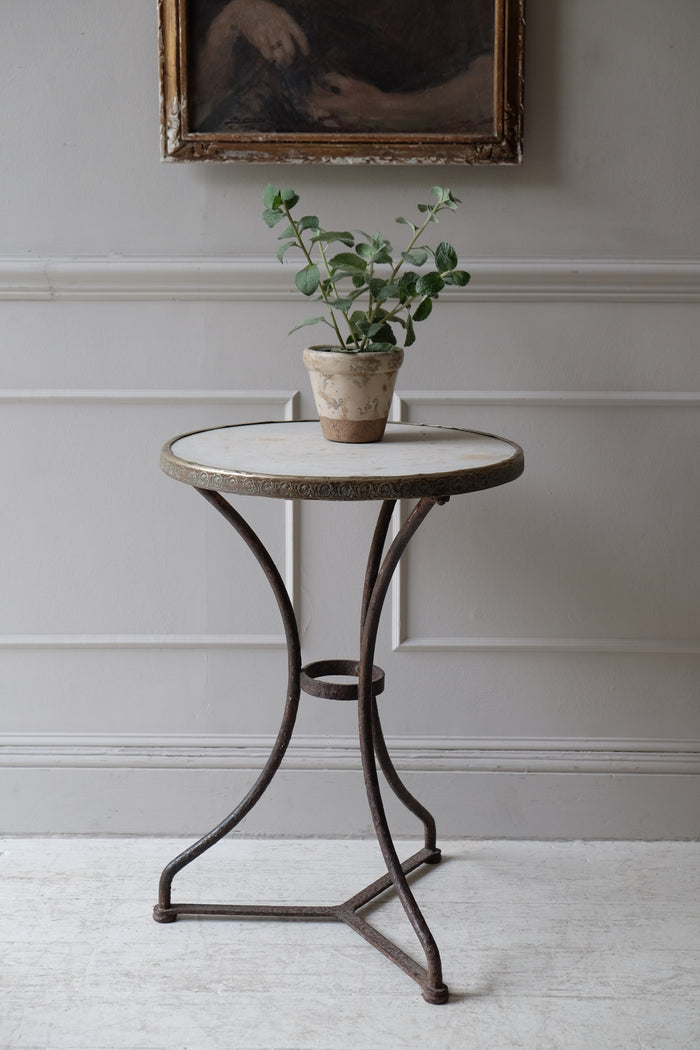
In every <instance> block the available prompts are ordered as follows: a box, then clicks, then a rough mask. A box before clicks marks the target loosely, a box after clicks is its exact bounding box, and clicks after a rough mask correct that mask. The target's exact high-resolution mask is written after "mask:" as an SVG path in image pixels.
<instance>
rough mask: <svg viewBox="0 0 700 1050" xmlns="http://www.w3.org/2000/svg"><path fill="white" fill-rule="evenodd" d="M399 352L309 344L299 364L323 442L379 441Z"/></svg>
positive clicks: (398, 365)
mask: <svg viewBox="0 0 700 1050" xmlns="http://www.w3.org/2000/svg"><path fill="white" fill-rule="evenodd" d="M402 362H403V350H400V349H396V350H388V351H382V352H380V353H365V354H347V353H343V352H342V351H340V350H334V349H333V347H321V346H309V347H307V348H306V350H304V364H305V365H306V368H307V370H308V373H309V378H310V379H311V389H312V390H313V394H314V399H315V401H316V410H317V412H318V416H319V420H320V423H321V430H322V432H323V436H324V437H325V438H327V440H328V441H345V442H369V441H380V440H381V438H382V436H383V434H384V429H385V427H386V421H387V418H388V416H389V410H390V408H391V399H392V397H393V395H394V386H395V385H396V375H397V373H398V370H399V368H400V367H401V364H402Z"/></svg>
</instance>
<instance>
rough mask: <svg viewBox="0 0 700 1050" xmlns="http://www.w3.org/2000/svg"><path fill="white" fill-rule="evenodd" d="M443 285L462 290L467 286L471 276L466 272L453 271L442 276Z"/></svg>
mask: <svg viewBox="0 0 700 1050" xmlns="http://www.w3.org/2000/svg"><path fill="white" fill-rule="evenodd" d="M443 279H444V281H445V284H456V285H459V287H460V288H464V286H465V285H467V284H469V282H470V280H471V274H469V273H467V271H466V270H453V271H452V273H446V274H443Z"/></svg>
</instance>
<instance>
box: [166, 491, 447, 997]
mask: <svg viewBox="0 0 700 1050" xmlns="http://www.w3.org/2000/svg"><path fill="white" fill-rule="evenodd" d="M197 491H198V492H200V493H201V495H202V496H204V498H205V499H206V500H208V501H209V503H211V504H212V505H213V506H214V507H216V509H217V510H218V511H219V512H220V513H221V514H222V515H223V516H224V517H225V518H226V520H227V521H228V522H229V523H230V524H231V525H232V526H233V528H234V529H236V531H237V532H238V533H239V535H240V536H241V537H242V538H243V540H244V541H245V542H246V543H247V545H248V547H249V548H250V549H251V551H252V552H253V554H254V555H255V557H256V558H257V560H258V562H259V564H260V566H261V567H262V569H263V572H264V573H265V575H266V577H267V579H268V581H269V583H270V586H271V587H272V590H273V592H274V595H275V599H276V601H277V605H278V608H279V610H280V613H281V616H282V622H283V625H284V633H285V638H286V643H287V665H288V678H287V698H286V705H285V710H284V714H283V717H282V723H281V725H280V729H279V732H278V735H277V739H276V741H275V744H274V746H273V748H272V751H271V753H270V755H269V757H268V759H267V762H266V763H265V766H264V768H263V770H262V772H261V773H260V775H259V777H258V779H257V780H256V781H255V783H254V784H253V786H252V787H251V789H250V790H249V792H248V793H247V795H246V796H245V798H244V799H243V800H242V801H241V802H240V804H239V805H238V806H237V807H236V809H234V810H233V811H232V812H231V813H230V814H229V815H228V816H227V817H226V818H225V819H224V820H222V821H221V823H220V824H217V826H216V827H214V828H213V829H212V830H211V831H210V832H208V833H207V834H206V835H204V836H202V838H200V839H199V840H198V841H197V842H195V843H194V844H193V845H192V846H190V847H189V848H188V849H186V850H184V851H183V852H182V853H180V854H179V855H178V856H177V857H175V858H174V859H173V860H172V861H170V863H169V864H168V865H167V866H166V867H165V869H164V870H163V873H162V875H161V879H160V891H159V900H158V904H157V905H156V907H155V908H154V910H153V917H154V919H155V920H156V921H157V922H162V923H167V922H174V921H175V920H176V919H177V917H178V915H231V916H240V917H244V916H247V917H261V918H298V919H322V920H335V921H339V922H344V923H346V924H347V925H348V926H350V927H351V928H352V929H353V930H355V931H356V932H357V933H359V934H360V935H361V936H362V937H364V938H365V940H367V941H369V943H370V944H372V945H373V946H374V947H375V948H377V949H378V951H380V952H382V953H383V954H384V955H385V956H387V958H389V959H391V961H392V962H394V963H395V964H396V965H397V966H399V967H400V968H401V969H402V970H403V971H404V972H405V973H407V974H408V975H409V977H412V978H413V980H414V981H417V982H418V984H419V985H420V986H421V988H422V992H423V998H424V999H425V1000H426V1001H427V1002H429V1003H435V1004H439V1003H446V1002H447V999H448V990H447V986H446V985H445V984H444V983H443V980H442V967H441V963H440V953H439V951H438V947H437V945H436V943H435V939H434V937H433V935H432V933H431V932H430V929H429V928H428V925H427V923H426V921H425V919H424V917H423V914H422V912H421V910H420V908H419V907H418V904H417V902H416V899H415V897H414V895H413V892H412V890H411V887H410V886H409V884H408V880H407V875H409V874H410V873H411V872H412V871H415V869H416V868H418V867H420V866H421V865H422V864H437V863H438V862H439V861H440V850H439V849H437V847H436V844H435V843H436V833H435V821H434V819H433V817H432V816H431V814H430V813H429V812H428V811H427V809H425V807H424V806H423V805H421V803H420V802H419V801H418V800H417V799H416V798H414V796H413V795H412V794H411V792H410V791H409V790H408V788H407V787H406V785H405V784H404V783H403V781H402V780H401V779H400V777H399V775H398V773H397V772H396V769H395V768H394V765H393V762H392V760H391V757H390V755H389V752H388V749H387V746H386V742H385V740H384V734H383V732H382V727H381V723H380V720H379V712H378V709H377V699H376V698H377V696H378V695H379V693H381V692H382V690H383V688H384V672H383V671H382V670H381V669H380V668H378V667H376V666H375V665H374V651H375V645H376V638H377V631H378V628H379V620H380V617H381V612H382V608H383V605H384V600H385V598H386V595H387V592H388V589H389V584H390V582H391V578H392V576H393V574H394V571H395V569H396V566H397V565H398V563H399V559H400V558H401V555H402V553H403V551H404V550H405V548H406V546H407V544H408V542H409V540H410V539H411V537H412V536H413V534H414V533H415V532H416V530H417V529H418V527H419V526H420V524H421V522H422V521H423V520H424V519H425V517H426V516H427V514H428V513H429V511H430V510H431V509H432V508H433V507H434V506H435V504H436V503H446V502H447V499H448V498H449V497H433V496H423V497H422V498H421V499H420V500H419V501H418V503H417V504H416V506H415V507H414V508H413V511H412V512H411V514H410V515H409V516H408V518H407V519H406V521H405V522H404V523H403V524H402V525H401V527H400V529H399V531H398V533H397V535H396V536H395V537H394V539H393V540H392V542H391V544H390V545H389V548H388V550H387V552H386V555H384V557H383V558H382V555H383V552H384V547H385V544H386V538H387V534H388V531H389V524H390V521H391V516H392V513H393V510H394V506H395V504H396V500H393V499H390V500H385V501H384V502H383V503H382V506H381V509H380V511H379V517H378V519H377V525H376V528H375V531H374V536H373V538H372V543H371V546H370V552H369V557H368V560H367V569H366V573H365V582H364V591H363V598H362V617H361V631H360V659H359V661H357V662H355V661H349V660H322V661H316V662H315V663H312V664H308V665H307V666H306V667H302V666H301V645H300V641H299V631H298V627H297V622H296V617H295V615H294V610H293V608H292V603H291V600H290V598H289V595H288V592H287V589H286V587H285V585H284V581H283V580H282V577H281V576H280V574H279V571H278V569H277V567H276V566H275V564H274V562H273V560H272V558H271V557H270V554H269V553H268V551H267V550H266V548H265V547H264V545H263V544H262V543H261V541H260V539H259V538H258V536H257V535H256V534H255V533H254V532H253V530H252V529H251V527H250V526H249V525H248V523H247V522H246V521H245V520H244V519H243V518H242V517H241V515H240V514H239V513H238V512H237V511H236V510H234V508H233V507H232V506H231V504H230V503H228V501H227V500H225V499H224V498H223V496H221V495H220V494H219V493H218V492H216V491H210V490H208V489H201V488H200V489H197ZM330 675H349V676H353V677H356V678H357V684H355V683H350V684H348V683H334V682H326V681H323V677H324V676H330ZM302 690H303V691H304V692H306V693H309V694H311V695H313V696H319V697H324V698H326V699H332V700H357V702H358V711H359V741H360V753H361V757H362V769H363V774H364V780H365V787H366V790H367V798H368V802H369V808H370V812H371V814H372V820H373V823H374V829H375V833H376V836H377V840H378V842H379V846H380V848H381V851H382V855H383V857H384V862H385V864H386V867H387V871H386V874H385V875H383V876H382V877H381V878H379V879H377V880H376V881H375V882H373V883H371V884H370V885H369V886H367V887H366V888H365V889H363V890H360V892H359V893H356V894H355V895H354V896H353V897H350V898H349V899H348V900H346V901H344V902H343V903H341V904H338V905H335V906H318V907H316V906H313V905H254V904H253V905H236V904H185V903H177V902H176V903H173V902H172V899H171V890H172V882H173V879H174V877H175V875H176V874H177V873H178V872H179V871H181V870H182V869H183V868H184V867H186V866H187V865H188V864H190V863H191V862H192V861H193V860H195V859H196V858H197V857H199V856H201V854H202V853H204V852H205V851H206V850H208V849H209V848H210V847H211V846H213V845H214V844H215V843H217V842H218V841H219V840H220V839H222V838H223V837H224V836H225V835H227V834H228V833H229V832H230V831H232V830H233V828H235V827H236V825H237V824H239V823H240V821H241V820H242V819H243V818H244V817H245V816H246V815H247V814H248V813H249V812H250V810H251V809H252V808H253V807H254V806H255V805H256V803H257V802H258V801H259V799H260V798H261V796H262V795H263V793H264V791H265V790H266V789H267V787H268V786H269V784H270V782H271V781H272V779H273V777H274V775H275V773H276V772H277V770H278V768H279V766H280V763H281V762H282V759H283V758H284V754H285V751H286V750H287V747H288V745H289V742H290V740H291V737H292V731H293V728H294V722H295V719H296V714H297V709H298V706H299V698H300V693H301V691H302ZM377 762H378V763H379V766H380V768H381V770H382V772H383V774H384V777H385V778H386V781H387V783H388V784H389V786H390V787H391V789H392V791H393V792H394V794H395V795H396V796H397V798H398V799H399V800H400V801H401V802H402V803H403V805H404V806H405V807H406V808H407V809H408V810H409V811H410V812H411V813H413V814H414V815H415V816H416V817H418V818H419V820H421V821H422V823H423V828H424V848H423V849H421V850H419V851H418V852H417V853H414V854H413V856H411V857H409V858H408V859H407V860H405V861H403V862H401V861H400V860H399V857H398V855H397V852H396V848H395V846H394V843H393V840H392V837H391V832H390V830H389V826H388V823H387V819H386V814H385V811H384V804H383V801H382V796H381V790H380V785H379V775H378V770H377ZM391 888H393V889H394V890H395V891H396V894H397V896H398V898H399V900H400V901H401V904H402V905H403V908H404V911H405V913H406V915H407V917H408V919H409V921H410V923H411V925H412V926H413V929H414V931H415V933H416V936H417V938H418V940H419V942H420V944H421V946H422V948H423V951H424V953H425V960H426V965H425V966H422V965H420V964H419V963H417V962H415V961H414V960H413V959H412V958H411V957H410V956H409V955H407V954H406V953H405V952H404V951H402V949H401V948H399V947H398V945H396V944H394V943H393V942H392V941H390V940H389V939H388V938H387V937H384V936H383V934H381V933H379V931H378V930H376V929H375V928H374V927H373V926H371V925H370V924H369V923H368V922H366V921H365V919H363V918H362V917H361V916H360V915H358V911H359V909H360V908H362V907H364V906H365V905H366V904H369V903H370V901H373V900H374V899H375V898H376V897H378V896H379V895H380V894H382V893H384V892H385V891H386V890H388V889H391Z"/></svg>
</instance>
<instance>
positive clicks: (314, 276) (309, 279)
mask: <svg viewBox="0 0 700 1050" xmlns="http://www.w3.org/2000/svg"><path fill="white" fill-rule="evenodd" d="M294 283H295V284H296V286H297V288H298V289H299V291H300V292H301V293H302V294H303V295H313V294H314V292H315V291H316V289H317V288H318V284H319V279H318V266H317V265H316V263H310V264H309V265H308V266H305V267H304V269H303V270H299V273H298V274H297V275H296V277H295V278H294Z"/></svg>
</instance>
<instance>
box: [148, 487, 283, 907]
mask: <svg viewBox="0 0 700 1050" xmlns="http://www.w3.org/2000/svg"><path fill="white" fill-rule="evenodd" d="M197 492H199V493H200V495H202V496H204V498H205V499H206V500H208V502H209V503H211V504H212V505H213V506H214V507H216V509H217V510H218V511H219V512H220V513H221V514H222V515H223V516H224V517H225V518H226V520H227V521H228V522H229V524H230V525H232V526H233V528H234V529H236V531H237V532H238V534H239V535H240V536H241V537H242V538H243V540H245V542H246V543H247V545H248V547H249V548H250V550H251V551H252V552H253V554H254V555H255V557H256V558H257V560H258V562H259V564H260V566H261V568H262V570H263V572H264V573H265V575H266V577H267V579H268V581H269V583H270V586H271V587H272V590H273V592H274V595H275V599H276V600H277V605H278V607H279V610H280V613H281V614H282V622H283V625H284V634H285V638H286V641H287V668H288V672H287V700H286V704H285V708H284V714H283V716H282V723H281V725H280V729H279V732H278V735H277V739H276V741H275V744H274V747H273V749H272V751H271V752H270V756H269V758H268V760H267V762H266V763H265V766H264V767H263V770H262V772H261V773H260V776H259V777H258V779H257V780H256V781H255V783H254V784H253V786H252V788H251V789H250V791H249V792H248V794H247V795H246V796H245V798H244V799H243V800H242V802H241V803H240V804H239V805H238V806H237V807H236V809H234V810H233V812H231V813H230V814H229V815H228V817H226V818H225V819H224V820H222V821H221V823H219V824H217V825H216V827H215V828H212V830H211V831H209V832H208V833H207V834H206V835H203V836H202V838H200V839H198V840H197V842H195V843H194V844H193V845H192V846H190V847H189V848H188V849H186V850H184V851H183V852H182V853H180V854H179V855H178V856H177V857H175V858H174V859H173V860H171V861H170V863H169V864H167V865H166V867H165V868H164V869H163V874H162V875H161V877H160V886H159V895H158V904H157V905H156V906H155V908H154V909H153V918H154V919H155V920H156V922H174V920H175V919H176V918H177V911H176V910H175V909H173V908H172V907H171V887H172V882H173V879H174V877H175V875H177V873H178V872H179V871H181V870H182V868H184V867H185V866H186V865H187V864H189V863H190V862H191V861H193V860H195V858H196V857H199V856H200V855H201V854H202V853H204V852H205V851H206V850H208V849H209V848H210V846H213V845H214V844H215V843H216V842H218V841H219V840H220V839H222V838H223V837H224V835H227V834H228V833H229V832H230V831H231V830H232V829H233V828H235V826H236V825H237V824H238V823H240V821H241V820H242V819H243V818H244V817H245V816H246V814H247V813H249V812H250V810H251V809H252V808H253V806H254V805H255V804H256V802H258V800H259V799H260V797H261V796H262V794H263V793H264V791H265V790H266V789H267V787H268V786H269V784H270V781H271V780H272V778H273V777H274V775H275V773H276V772H277V770H278V768H279V765H280V763H281V761H282V759H283V758H284V753H285V751H286V750H287V747H288V745H289V741H290V739H291V736H292V730H293V729H294V722H295V720H296V714H297V708H298V706H299V695H300V685H299V676H300V671H301V645H300V642H299V630H298V628H297V622H296V617H295V615H294V610H293V608H292V603H291V600H290V598H289V594H288V593H287V588H286V587H285V585H284V581H283V579H282V577H281V576H280V574H279V571H278V569H277V566H276V565H275V563H274V562H273V560H272V558H271V556H270V554H269V553H268V551H267V549H266V547H265V546H264V545H263V543H262V542H261V541H260V539H259V538H258V537H257V535H256V534H255V533H254V532H253V530H252V529H251V527H250V525H248V523H247V522H246V521H245V520H244V519H243V518H242V517H241V515H240V514H239V513H238V512H237V511H236V510H234V509H233V507H232V506H231V504H230V503H228V501H227V500H225V499H224V498H223V496H221V495H220V494H219V493H218V492H210V491H209V490H207V489H197Z"/></svg>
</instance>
